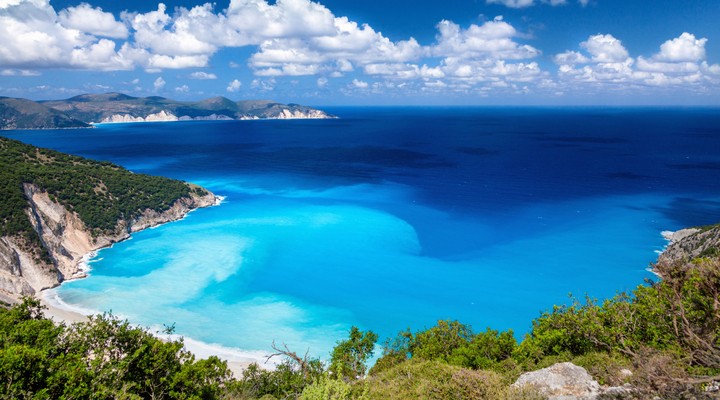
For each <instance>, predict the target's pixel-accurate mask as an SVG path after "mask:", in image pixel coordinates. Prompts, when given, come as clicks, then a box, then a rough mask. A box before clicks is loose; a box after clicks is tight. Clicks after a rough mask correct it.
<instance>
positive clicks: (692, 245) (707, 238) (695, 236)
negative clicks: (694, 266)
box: [658, 225, 720, 262]
mask: <svg viewBox="0 0 720 400" xmlns="http://www.w3.org/2000/svg"><path fill="white" fill-rule="evenodd" d="M663 236H665V238H666V239H668V240H670V244H669V245H668V246H667V248H666V249H665V250H664V251H663V252H662V254H660V257H658V262H673V261H688V260H692V259H693V258H697V257H702V256H704V255H713V254H720V225H719V226H712V227H707V228H703V229H699V228H692V229H683V230H680V231H677V232H664V233H663Z"/></svg>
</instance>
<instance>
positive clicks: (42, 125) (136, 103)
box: [0, 93, 335, 129]
mask: <svg viewBox="0 0 720 400" xmlns="http://www.w3.org/2000/svg"><path fill="white" fill-rule="evenodd" d="M327 118H335V117H334V116H332V115H330V114H327V113H326V112H324V111H321V110H317V109H314V108H310V107H306V106H301V105H299V104H281V103H277V102H274V101H270V100H244V101H237V102H235V101H232V100H230V99H228V98H225V97H213V98H209V99H205V100H202V101H195V102H183V101H176V100H171V99H167V98H164V97H159V96H150V97H132V96H128V95H125V94H122V93H105V94H83V95H79V96H75V97H71V98H69V99H66V100H50V101H38V102H35V101H32V100H27V99H17V98H11V97H0V129H58V128H87V127H90V126H92V124H96V123H113V122H159V121H192V120H249V119H327Z"/></svg>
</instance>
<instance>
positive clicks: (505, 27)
mask: <svg viewBox="0 0 720 400" xmlns="http://www.w3.org/2000/svg"><path fill="white" fill-rule="evenodd" d="M437 28H438V32H439V34H438V38H437V44H436V45H435V46H433V47H432V48H431V49H430V51H431V53H432V54H433V55H435V56H451V57H458V58H483V59H523V58H532V57H535V56H537V55H538V54H540V51H539V50H537V49H535V48H534V47H532V46H529V45H521V44H519V43H517V42H515V40H514V39H513V38H514V37H516V36H518V32H517V31H516V30H515V28H514V27H513V26H512V25H510V24H508V23H507V22H505V21H503V18H502V17H497V18H495V19H494V20H493V21H488V22H486V23H484V24H482V25H475V24H473V25H470V27H469V28H467V29H461V28H460V26H459V25H457V24H455V23H453V22H451V21H447V20H443V21H441V22H440V23H439V24H438V27H437Z"/></svg>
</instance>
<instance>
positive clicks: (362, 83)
mask: <svg viewBox="0 0 720 400" xmlns="http://www.w3.org/2000/svg"><path fill="white" fill-rule="evenodd" d="M351 85H352V87H354V88H357V89H367V87H368V83H367V82H365V81H361V80H358V79H353V81H352V83H351Z"/></svg>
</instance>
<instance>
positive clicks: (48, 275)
mask: <svg viewBox="0 0 720 400" xmlns="http://www.w3.org/2000/svg"><path fill="white" fill-rule="evenodd" d="M23 186H24V190H25V195H26V197H27V200H28V206H29V207H28V209H27V216H28V219H29V220H30V222H31V224H32V226H33V228H34V230H35V232H37V234H38V235H39V236H40V242H41V243H42V247H43V250H45V251H46V252H47V254H48V256H49V259H46V260H43V259H38V257H37V256H36V254H35V251H33V250H36V249H32V247H30V248H28V244H27V242H26V240H25V239H24V238H21V237H17V236H16V237H9V236H3V237H0V291H2V292H4V294H7V295H9V296H11V297H17V296H18V295H31V294H34V293H37V292H38V291H40V290H43V289H46V288H50V287H54V286H57V285H59V284H60V283H61V282H62V281H64V280H66V279H74V278H81V277H84V276H85V273H84V272H83V270H82V269H81V265H80V264H81V262H82V261H83V256H85V255H86V254H88V253H90V252H92V251H94V250H98V249H101V248H103V247H107V246H110V245H111V244H113V243H116V242H119V241H122V240H125V239H127V238H128V237H130V234H132V233H133V232H137V231H140V230H143V229H146V228H150V227H153V226H156V225H160V224H163V223H166V222H170V221H175V220H178V219H180V218H182V217H184V216H185V215H186V214H187V213H188V212H189V211H191V210H193V209H196V208H200V207H208V206H211V205H213V204H214V203H215V196H214V195H213V194H212V193H210V192H207V193H206V194H205V195H202V196H201V195H198V194H195V193H192V194H191V195H190V196H189V197H184V198H181V199H178V200H176V201H175V202H174V203H173V204H172V206H171V207H170V208H169V209H167V210H165V211H162V212H158V211H154V210H149V209H148V210H145V211H144V212H143V213H142V214H141V215H140V216H139V217H138V218H134V219H132V220H129V221H128V220H120V221H118V227H117V229H116V230H115V232H113V233H109V234H103V235H99V236H93V233H92V230H91V229H89V228H88V227H87V226H86V225H85V223H84V222H83V221H82V220H81V219H80V217H79V216H78V215H77V213H74V212H70V211H68V210H67V209H66V208H65V207H64V206H62V205H61V204H59V203H57V202H54V201H52V200H51V199H50V196H49V195H48V193H47V192H45V191H43V190H42V189H41V188H39V187H37V186H36V185H32V184H25V185H23Z"/></svg>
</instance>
